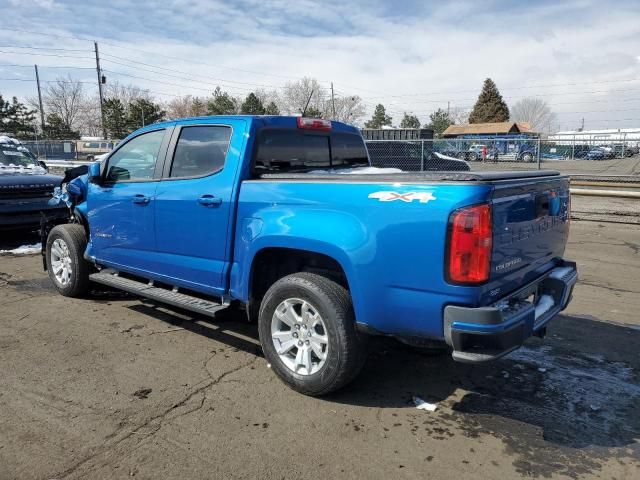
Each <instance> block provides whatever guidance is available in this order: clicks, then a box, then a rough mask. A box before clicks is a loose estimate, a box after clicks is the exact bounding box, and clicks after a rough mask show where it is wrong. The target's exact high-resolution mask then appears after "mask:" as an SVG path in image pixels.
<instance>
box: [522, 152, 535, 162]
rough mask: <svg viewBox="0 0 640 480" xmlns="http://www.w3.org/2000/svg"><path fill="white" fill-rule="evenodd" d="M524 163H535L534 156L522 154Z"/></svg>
mask: <svg viewBox="0 0 640 480" xmlns="http://www.w3.org/2000/svg"><path fill="white" fill-rule="evenodd" d="M522 161H523V162H524V163H531V162H533V155H531V154H530V153H523V154H522Z"/></svg>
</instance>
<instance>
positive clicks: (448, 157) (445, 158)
mask: <svg viewBox="0 0 640 480" xmlns="http://www.w3.org/2000/svg"><path fill="white" fill-rule="evenodd" d="M433 154H434V155H435V156H436V157H438V158H439V159H441V160H455V161H456V162H462V161H463V160H460V159H459V158H456V157H450V156H449V155H444V154H442V153H438V152H433Z"/></svg>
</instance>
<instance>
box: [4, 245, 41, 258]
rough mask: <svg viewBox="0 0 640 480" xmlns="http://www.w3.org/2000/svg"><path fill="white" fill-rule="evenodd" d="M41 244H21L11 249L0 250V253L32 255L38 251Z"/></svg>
mask: <svg viewBox="0 0 640 480" xmlns="http://www.w3.org/2000/svg"><path fill="white" fill-rule="evenodd" d="M41 249H42V245H41V244H40V243H34V244H33V245H21V246H19V247H18V248H14V249H13V250H0V255H7V254H9V255H34V254H36V253H40V251H41Z"/></svg>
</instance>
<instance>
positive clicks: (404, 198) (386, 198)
mask: <svg viewBox="0 0 640 480" xmlns="http://www.w3.org/2000/svg"><path fill="white" fill-rule="evenodd" d="M369 198H377V199H378V200H380V201H381V202H393V201H394V200H400V201H401V202H406V203H411V202H413V201H414V200H418V201H419V202H420V203H428V202H429V201H431V200H436V197H434V196H433V193H431V192H407V193H398V192H389V191H386V192H373V193H370V194H369Z"/></svg>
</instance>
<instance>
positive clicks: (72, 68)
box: [0, 63, 95, 70]
mask: <svg viewBox="0 0 640 480" xmlns="http://www.w3.org/2000/svg"><path fill="white" fill-rule="evenodd" d="M0 67H21V68H33V65H21V64H18V63H7V64H2V63H0ZM38 68H40V69H42V68H62V69H68V70H94V69H95V67H74V66H71V65H38Z"/></svg>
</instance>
